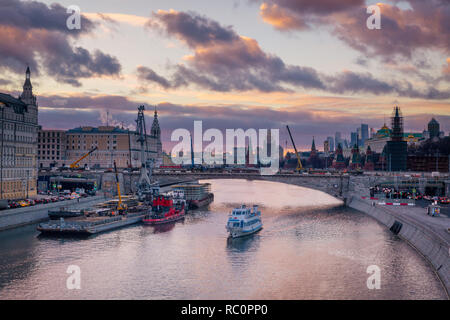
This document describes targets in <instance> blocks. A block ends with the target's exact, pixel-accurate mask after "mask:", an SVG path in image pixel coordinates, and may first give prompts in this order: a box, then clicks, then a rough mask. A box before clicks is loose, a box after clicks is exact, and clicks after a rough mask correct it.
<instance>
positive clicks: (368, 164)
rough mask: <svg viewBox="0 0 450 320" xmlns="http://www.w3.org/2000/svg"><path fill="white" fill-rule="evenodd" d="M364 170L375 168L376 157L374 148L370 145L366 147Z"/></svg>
mask: <svg viewBox="0 0 450 320" xmlns="http://www.w3.org/2000/svg"><path fill="white" fill-rule="evenodd" d="M364 170H367V171H373V170H375V159H374V155H373V153H372V150H371V149H370V146H367V149H366V161H365V164H364Z"/></svg>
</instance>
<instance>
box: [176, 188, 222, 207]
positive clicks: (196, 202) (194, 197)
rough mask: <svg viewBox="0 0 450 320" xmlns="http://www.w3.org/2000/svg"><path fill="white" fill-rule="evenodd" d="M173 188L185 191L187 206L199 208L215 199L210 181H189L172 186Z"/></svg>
mask: <svg viewBox="0 0 450 320" xmlns="http://www.w3.org/2000/svg"><path fill="white" fill-rule="evenodd" d="M172 188H173V190H181V191H182V192H183V193H184V196H185V199H186V203H187V207H188V208H189V209H198V208H201V207H205V206H207V205H209V204H210V203H211V202H213V201H214V194H213V193H211V184H210V183H189V184H178V185H174V186H172Z"/></svg>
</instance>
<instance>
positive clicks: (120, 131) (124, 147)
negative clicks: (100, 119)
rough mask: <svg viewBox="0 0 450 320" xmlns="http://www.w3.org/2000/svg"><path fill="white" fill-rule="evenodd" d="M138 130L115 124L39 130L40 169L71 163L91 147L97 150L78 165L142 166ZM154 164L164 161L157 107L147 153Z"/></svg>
mask: <svg viewBox="0 0 450 320" xmlns="http://www.w3.org/2000/svg"><path fill="white" fill-rule="evenodd" d="M138 138H139V136H138V135H137V133H136V131H130V130H127V129H124V128H119V127H114V126H99V127H90V126H85V127H78V128H74V129H70V130H67V131H62V130H40V132H39V140H38V157H39V168H49V167H53V166H57V167H61V166H69V165H70V164H72V163H74V162H76V161H77V160H79V159H80V158H81V157H83V156H84V155H86V154H87V153H88V152H89V151H90V150H92V149H93V148H95V147H97V149H96V150H95V151H94V152H92V153H91V154H89V155H88V156H87V157H86V158H84V159H83V160H81V161H80V162H79V163H78V164H77V165H78V166H79V167H86V166H87V167H90V168H102V169H103V168H112V167H113V166H114V161H115V162H116V165H117V167H118V168H128V167H135V168H136V167H137V168H139V167H141V145H140V142H139V141H138ZM144 154H146V156H147V158H148V159H153V160H154V161H155V166H160V165H162V164H163V152H162V143H161V128H160V126H159V121H158V112H157V111H156V110H155V113H154V117H153V123H152V127H151V130H150V135H148V134H147V137H146V142H145V152H144Z"/></svg>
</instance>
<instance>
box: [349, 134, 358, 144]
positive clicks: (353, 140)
mask: <svg viewBox="0 0 450 320" xmlns="http://www.w3.org/2000/svg"><path fill="white" fill-rule="evenodd" d="M357 143H358V133H357V132H350V145H352V146H354V145H355V144H357Z"/></svg>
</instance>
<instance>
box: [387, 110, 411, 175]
mask: <svg viewBox="0 0 450 320" xmlns="http://www.w3.org/2000/svg"><path fill="white" fill-rule="evenodd" d="M407 157H408V143H407V142H406V141H405V139H404V135H403V117H402V116H401V112H400V108H399V107H395V108H394V113H393V117H392V132H391V139H390V140H389V141H388V142H387V143H386V147H385V159H386V165H387V170H388V171H405V170H406V166H407Z"/></svg>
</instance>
